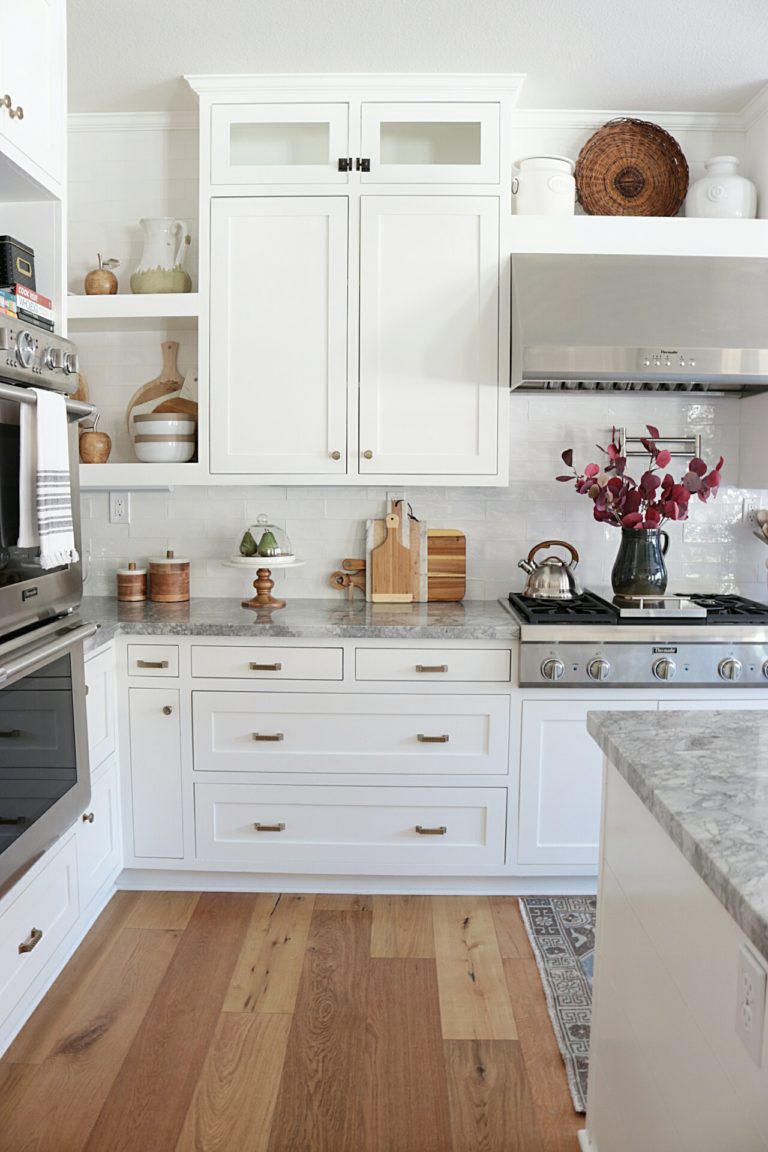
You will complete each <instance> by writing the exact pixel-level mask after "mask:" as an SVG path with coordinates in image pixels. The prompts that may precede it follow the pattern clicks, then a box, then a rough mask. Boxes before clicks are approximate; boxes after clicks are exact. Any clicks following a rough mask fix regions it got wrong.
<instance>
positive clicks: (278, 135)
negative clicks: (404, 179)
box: [211, 102, 351, 184]
mask: <svg viewBox="0 0 768 1152" xmlns="http://www.w3.org/2000/svg"><path fill="white" fill-rule="evenodd" d="M349 151H350V144H349V105H348V104H346V103H342V102H338V103H330V104H328V103H322V102H318V103H315V102H304V103H289V104H281V103H277V102H275V103H268V104H218V105H216V106H215V107H214V108H213V109H212V115H211V183H212V184H346V183H348V180H349V176H348V172H349V169H350V167H351V165H349V163H348V157H349ZM340 160H341V161H342V163H341V164H340V163H339V161H340Z"/></svg>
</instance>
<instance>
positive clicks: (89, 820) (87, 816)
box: [83, 812, 94, 824]
mask: <svg viewBox="0 0 768 1152" xmlns="http://www.w3.org/2000/svg"><path fill="white" fill-rule="evenodd" d="M93 821H94V815H93V812H83V824H93Z"/></svg>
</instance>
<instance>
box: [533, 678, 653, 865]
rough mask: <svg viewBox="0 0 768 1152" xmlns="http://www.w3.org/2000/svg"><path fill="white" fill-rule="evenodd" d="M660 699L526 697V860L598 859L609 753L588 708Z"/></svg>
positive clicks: (633, 707) (636, 707) (619, 707)
mask: <svg viewBox="0 0 768 1152" xmlns="http://www.w3.org/2000/svg"><path fill="white" fill-rule="evenodd" d="M648 709H652V710H654V711H655V709H656V701H655V700H650V701H648V702H646V701H642V700H622V699H621V698H615V697H614V698H611V699H610V700H606V699H603V700H601V701H597V700H595V699H586V700H563V699H561V698H557V699H555V698H552V697H548V698H547V699H545V700H524V701H523V706H522V710H523V718H522V740H521V747H520V812H519V827H518V862H519V863H520V864H565V865H569V864H572V865H577V864H597V861H598V847H599V840H600V804H601V794H602V766H603V756H602V753H601V751H600V749H599V748H598V747H597V745H596V744H595V742H594V740H593V739H592V737H591V736H589V734H588V733H587V712H606V711H607V712H617V711H619V712H630V711H632V712H634V711H637V712H640V711H643V710H646V711H647V710H648Z"/></svg>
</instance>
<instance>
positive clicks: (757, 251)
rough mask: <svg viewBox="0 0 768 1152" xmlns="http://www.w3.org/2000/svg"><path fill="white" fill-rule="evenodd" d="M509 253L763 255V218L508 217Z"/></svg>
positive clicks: (767, 223) (766, 250) (766, 246)
mask: <svg viewBox="0 0 768 1152" xmlns="http://www.w3.org/2000/svg"><path fill="white" fill-rule="evenodd" d="M506 228H507V239H508V246H509V250H510V252H511V253H512V254H515V253H518V252H521V253H534V252H544V253H548V252H551V253H568V254H571V253H573V254H578V255H589V254H593V255H606V256H610V255H616V256H620V255H628V256H737V257H755V258H758V259H760V258H762V259H765V258H766V257H768V220H709V219H703V218H701V217H685V216H672V217H666V216H665V217H660V216H511V217H509V219H508V220H507V224H506Z"/></svg>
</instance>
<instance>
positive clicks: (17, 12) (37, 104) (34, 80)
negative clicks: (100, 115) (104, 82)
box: [0, 0, 66, 291]
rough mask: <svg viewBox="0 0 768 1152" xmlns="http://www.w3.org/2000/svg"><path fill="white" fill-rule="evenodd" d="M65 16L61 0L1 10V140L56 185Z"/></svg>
mask: <svg viewBox="0 0 768 1152" xmlns="http://www.w3.org/2000/svg"><path fill="white" fill-rule="evenodd" d="M63 10H64V9H63V5H62V4H60V3H58V0H24V3H23V4H13V3H8V4H3V5H2V6H0V74H2V81H0V95H2V96H6V95H7V96H8V97H10V105H8V104H6V105H5V106H3V107H2V108H0V137H4V138H5V139H6V140H7V141H8V143H9V144H10V145H11V146H12V147H13V148H18V150H19V151H20V152H21V153H23V155H24V156H26V157H27V158H28V159H29V160H31V161H32V162H33V164H37V165H39V167H40V168H42V169H43V171H44V172H47V173H48V174H49V175H50V176H52V177H53V178H54V179H55V180H58V181H61V179H62V175H63V173H62V166H63V158H64V145H65V141H64V123H63V120H62V107H63V103H64V86H63V69H64V66H65V57H66V53H65V51H64V49H63V45H64V32H63V20H64V16H63ZM1 146H2V145H0V147H1ZM43 289H44V290H45V291H47V290H48V289H47V288H45V285H43Z"/></svg>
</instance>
